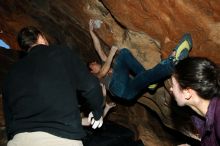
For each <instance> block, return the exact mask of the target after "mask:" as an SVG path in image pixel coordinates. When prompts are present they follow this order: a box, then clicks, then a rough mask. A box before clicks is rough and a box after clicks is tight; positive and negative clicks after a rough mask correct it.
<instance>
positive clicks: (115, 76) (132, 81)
mask: <svg viewBox="0 0 220 146" xmlns="http://www.w3.org/2000/svg"><path fill="white" fill-rule="evenodd" d="M112 68H113V73H112V78H111V81H110V84H109V91H110V93H111V94H112V95H113V96H117V97H120V98H123V99H126V100H132V99H134V98H136V96H137V95H138V94H139V93H140V92H141V91H142V90H144V89H146V88H147V87H148V85H151V84H154V83H158V82H160V81H161V80H164V79H165V78H167V77H169V76H170V75H171V74H172V71H173V63H172V61H171V60H169V59H167V60H165V61H163V62H161V63H159V64H157V65H156V66H155V67H153V68H152V69H147V70H146V69H145V68H144V67H143V66H142V65H141V64H140V63H139V62H138V61H137V59H136V58H135V57H134V56H133V55H132V54H131V52H130V51H129V50H128V49H126V48H123V49H121V50H120V52H119V54H118V55H117V56H116V57H115V60H114V62H113V66H112ZM131 75H132V76H131Z"/></svg>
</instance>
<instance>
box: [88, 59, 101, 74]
mask: <svg viewBox="0 0 220 146" xmlns="http://www.w3.org/2000/svg"><path fill="white" fill-rule="evenodd" d="M89 68H90V69H91V73H93V74H97V73H99V71H100V70H101V64H99V63H97V62H96V61H94V62H92V63H90V64H89Z"/></svg>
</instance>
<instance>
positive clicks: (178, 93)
mask: <svg viewBox="0 0 220 146" xmlns="http://www.w3.org/2000/svg"><path fill="white" fill-rule="evenodd" d="M171 80H172V85H171V87H170V91H171V92H172V93H173V95H174V98H175V100H176V102H177V105H178V106H184V105H185V103H186V101H187V100H186V95H185V94H186V93H185V92H184V90H183V89H181V87H180V85H179V83H178V81H177V80H176V78H175V77H174V76H172V77H171Z"/></svg>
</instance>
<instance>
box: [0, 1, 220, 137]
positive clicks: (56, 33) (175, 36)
mask: <svg viewBox="0 0 220 146" xmlns="http://www.w3.org/2000/svg"><path fill="white" fill-rule="evenodd" d="M0 14H1V15H0V19H1V24H0V30H2V31H1V32H2V33H0V38H1V39H3V40H4V41H5V42H7V43H8V44H9V45H10V46H11V48H13V49H15V50H19V48H18V45H17V43H16V35H17V32H18V31H19V30H20V29H21V28H22V27H23V26H27V25H34V26H37V27H39V28H40V29H42V31H44V32H45V34H46V35H47V37H49V39H50V41H51V42H56V43H64V44H67V45H68V46H70V47H72V46H77V48H78V50H79V52H80V53H81V56H82V58H83V59H84V60H85V61H88V60H91V59H94V58H97V54H96V53H95V51H94V48H93V44H92V41H91V38H90V36H89V33H88V21H89V19H90V18H93V19H98V20H101V22H102V23H101V27H100V28H98V29H96V33H97V35H98V36H99V37H100V39H101V41H102V46H103V47H104V48H105V50H106V52H108V48H109V47H110V46H111V45H113V44H115V45H118V46H119V47H127V48H129V49H130V50H131V51H132V53H133V54H134V56H135V57H137V58H138V60H139V61H140V62H141V63H142V64H143V65H144V66H145V67H146V68H150V67H153V66H154V65H155V64H156V63H158V62H159V61H160V60H161V56H162V58H165V57H166V56H168V54H169V52H170V51H171V50H172V48H174V47H175V45H176V43H177V42H178V40H179V39H180V38H181V36H182V35H183V34H184V33H185V32H190V33H191V34H192V38H193V50H192V51H191V55H192V56H195V55H196V56H206V57H209V58H211V59H213V60H214V61H215V62H217V63H220V55H219V53H220V1H219V0H212V1H209V0H203V1H201V0H200V1H197V0H178V1H175V0H157V1H155V0H120V1H116V0H68V1H67V0H64V1H61V0H37V1H30V0H22V1H15V0H5V1H0ZM2 58H4V56H2V55H1V56H0V59H1V60H0V62H1V66H2V64H4V66H5V67H3V69H2V68H1V72H2V73H3V74H5V73H6V72H7V71H6V70H7V66H8V65H7V64H5V61H2V60H3V59H2ZM6 58H7V57H6ZM9 65H10V63H9ZM2 79H3V76H1V80H0V82H1V83H2ZM139 102H140V103H143V104H144V105H146V106H147V107H150V108H151V109H153V110H154V111H155V112H156V113H157V114H158V115H159V117H160V119H161V120H162V121H163V123H164V124H165V125H166V126H168V127H170V128H173V129H178V130H179V131H181V132H183V133H184V134H186V135H188V136H193V137H195V135H191V133H190V132H192V131H193V130H192V128H191V124H189V123H188V120H185V118H186V117H187V116H188V115H184V112H180V111H188V109H185V108H183V109H182V108H178V107H176V104H175V103H173V101H172V98H171V97H170V95H169V94H168V92H167V91H166V90H165V89H164V88H163V87H162V88H160V89H159V90H158V91H157V92H156V93H155V94H152V95H151V94H145V95H144V96H143V97H142V98H140V99H139ZM130 108H134V109H135V106H134V107H130ZM139 111H140V110H137V111H136V110H134V111H133V112H132V114H133V115H134V116H138V115H141V113H140V112H139ZM185 113H187V114H188V112H185ZM173 117H176V118H173ZM145 118H147V117H145ZM116 119H117V118H116ZM116 119H115V118H114V120H116ZM125 119H126V120H130V121H132V120H133V119H131V118H129V117H128V119H127V118H125ZM143 121H148V120H146V119H145V120H144V119H143ZM181 121H184V122H185V121H186V122H185V123H183V125H185V126H183V127H182V126H177V124H176V123H179V122H181ZM136 122H137V123H138V121H136ZM144 123H145V122H141V125H140V126H139V128H138V127H136V129H138V130H137V131H139V136H140V137H141V138H143V139H144V137H145V136H143V133H144V130H141V129H142V128H143V127H145V126H146V125H144ZM178 125H181V123H179V124H178ZM189 129H190V130H189Z"/></svg>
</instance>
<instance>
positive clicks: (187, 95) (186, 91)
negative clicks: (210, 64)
mask: <svg viewBox="0 0 220 146" xmlns="http://www.w3.org/2000/svg"><path fill="white" fill-rule="evenodd" d="M183 94H184V97H185V99H186V100H190V99H191V98H192V89H184V90H183Z"/></svg>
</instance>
